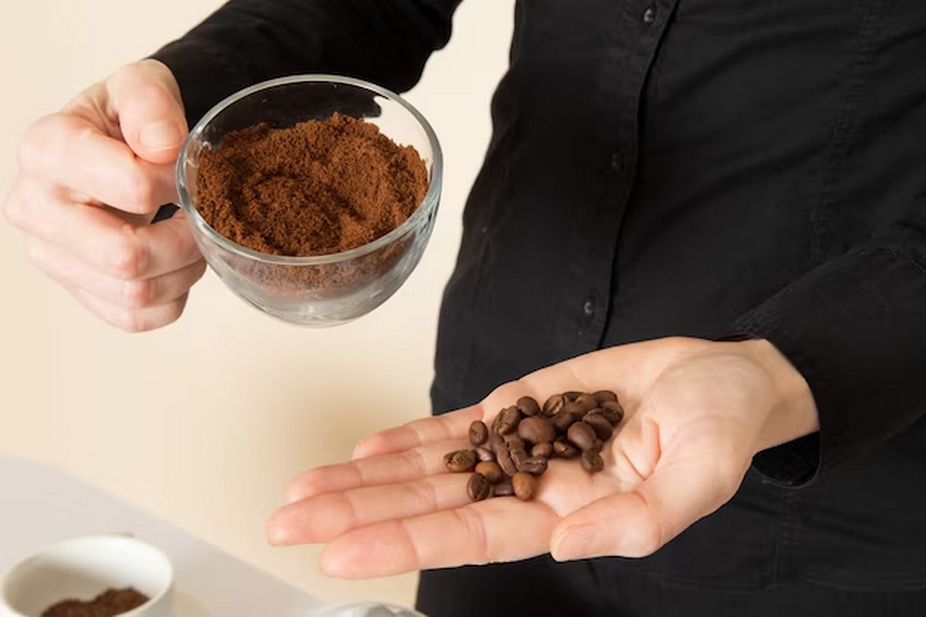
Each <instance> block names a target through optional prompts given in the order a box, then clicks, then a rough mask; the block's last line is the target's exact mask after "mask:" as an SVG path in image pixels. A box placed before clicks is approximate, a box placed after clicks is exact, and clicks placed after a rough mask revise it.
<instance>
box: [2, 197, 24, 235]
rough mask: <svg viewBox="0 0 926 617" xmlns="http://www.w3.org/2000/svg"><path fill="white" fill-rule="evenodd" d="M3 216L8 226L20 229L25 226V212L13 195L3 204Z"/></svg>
mask: <svg viewBox="0 0 926 617" xmlns="http://www.w3.org/2000/svg"><path fill="white" fill-rule="evenodd" d="M3 215H4V216H5V217H6V220H7V221H9V223H10V225H12V226H14V227H18V228H20V229H22V228H23V227H25V225H26V212H25V208H23V207H22V204H21V202H20V201H19V200H18V199H17V198H16V197H15V196H13V195H11V196H10V197H9V198H7V200H6V202H5V203H4V204H3Z"/></svg>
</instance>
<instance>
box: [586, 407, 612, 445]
mask: <svg viewBox="0 0 926 617" xmlns="http://www.w3.org/2000/svg"><path fill="white" fill-rule="evenodd" d="M582 422H585V423H586V424H588V425H589V426H591V427H592V428H593V429H595V434H596V435H598V439H600V440H602V441H607V440H609V439H611V435H612V434H613V433H614V429H613V428H612V427H611V423H610V422H608V419H607V418H606V417H605V416H604V414H603V413H601V412H599V411H593V412H590V413H587V414H585V417H584V418H582Z"/></svg>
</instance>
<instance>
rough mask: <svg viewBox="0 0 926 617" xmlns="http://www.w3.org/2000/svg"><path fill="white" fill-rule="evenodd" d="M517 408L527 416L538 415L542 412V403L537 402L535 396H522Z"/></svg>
mask: <svg viewBox="0 0 926 617" xmlns="http://www.w3.org/2000/svg"><path fill="white" fill-rule="evenodd" d="M517 408H518V409H520V410H521V413H522V414H524V415H525V416H527V417H530V416H536V415H538V414H539V413H540V405H539V404H537V401H536V399H534V397H533V396H522V397H521V398H519V399H518V404H517Z"/></svg>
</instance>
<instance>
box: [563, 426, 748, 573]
mask: <svg viewBox="0 0 926 617" xmlns="http://www.w3.org/2000/svg"><path fill="white" fill-rule="evenodd" d="M634 420H635V422H632V423H631V425H628V426H627V427H625V429H623V430H622V431H621V433H620V434H619V436H618V438H617V439H616V440H615V443H614V446H613V456H614V461H613V463H612V467H613V469H614V472H615V475H617V476H618V478H619V480H620V482H619V484H620V485H621V486H624V487H626V488H627V490H626V492H617V493H614V494H612V495H608V496H606V497H603V498H601V499H598V500H596V501H593V502H591V503H589V504H588V505H586V506H584V507H582V508H580V509H578V510H576V511H575V512H572V513H571V514H569V515H568V516H566V517H565V518H563V519H562V521H560V523H559V525H558V526H557V527H556V529H554V531H553V533H552V535H551V539H550V544H551V546H550V549H551V553H552V554H553V557H554V558H555V559H557V560H559V561H565V560H569V559H584V558H588V557H600V556H606V555H608V556H621V557H645V556H647V555H650V554H652V553H654V552H656V551H657V550H658V549H659V548H661V547H662V546H663V545H664V544H666V543H667V542H669V540H671V539H672V538H674V537H675V536H677V535H678V534H680V533H681V532H682V531H684V530H685V529H687V528H688V527H689V526H691V525H692V524H693V523H695V522H696V521H698V520H699V519H701V518H703V517H705V516H707V515H708V514H710V513H712V512H714V511H715V510H717V508H719V507H720V506H722V505H723V504H724V503H726V502H727V501H728V500H729V499H730V498H731V497H732V496H733V494H734V493H735V492H736V490H737V488H738V487H739V484H740V482H741V481H742V477H743V474H745V471H746V470H745V469H740V468H739V466H738V465H731V464H729V462H728V461H724V460H723V457H716V456H711V450H710V449H709V448H703V449H702V448H698V447H695V448H692V449H691V450H688V449H685V451H683V452H678V451H675V450H676V449H675V448H672V447H671V446H670V447H669V451H668V452H667V451H665V450H663V451H661V452H660V446H659V445H658V443H659V437H658V435H654V434H653V433H654V431H656V432H658V428H657V427H655V425H654V424H651V425H650V426H649V427H647V422H646V421H643V422H640V421H639V419H638V418H634ZM628 429H629V430H628ZM625 433H629V434H625ZM621 442H623V443H621Z"/></svg>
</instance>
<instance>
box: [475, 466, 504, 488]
mask: <svg viewBox="0 0 926 617" xmlns="http://www.w3.org/2000/svg"><path fill="white" fill-rule="evenodd" d="M474 471H475V472H476V473H481V474H482V475H484V476H485V477H486V478H488V479H489V482H491V483H492V484H495V483H496V482H500V481H501V479H502V478H504V477H505V474H504V473H503V472H502V468H501V467H499V466H498V463H496V462H495V461H482V462H481V463H477V464H476V469H474Z"/></svg>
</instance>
